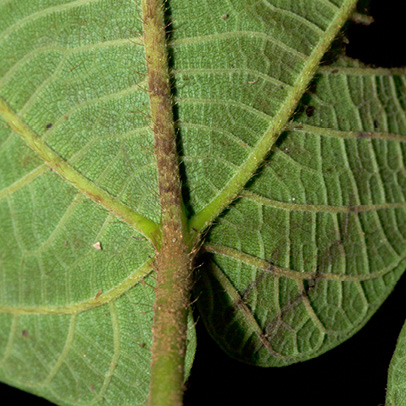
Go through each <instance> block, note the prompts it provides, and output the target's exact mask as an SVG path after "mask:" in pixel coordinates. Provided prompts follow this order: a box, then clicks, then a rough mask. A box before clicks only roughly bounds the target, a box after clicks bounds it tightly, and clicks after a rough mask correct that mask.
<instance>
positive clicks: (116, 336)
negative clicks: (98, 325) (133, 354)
mask: <svg viewBox="0 0 406 406" xmlns="http://www.w3.org/2000/svg"><path fill="white" fill-rule="evenodd" d="M109 310H110V316H111V324H112V326H113V346H114V351H113V358H112V360H111V362H110V365H109V370H108V371H107V374H106V377H105V379H104V382H103V385H102V387H101V389H100V392H99V393H98V394H97V396H96V397H95V398H94V399H93V400H92V401H91V402H88V403H84V405H93V404H95V403H97V402H100V401H101V400H102V399H103V396H104V395H105V394H106V392H107V390H108V387H109V384H110V382H111V379H112V378H113V375H114V371H115V370H116V368H117V364H118V360H119V358H120V326H119V324H118V317H117V310H116V306H115V304H114V303H113V302H110V303H109Z"/></svg>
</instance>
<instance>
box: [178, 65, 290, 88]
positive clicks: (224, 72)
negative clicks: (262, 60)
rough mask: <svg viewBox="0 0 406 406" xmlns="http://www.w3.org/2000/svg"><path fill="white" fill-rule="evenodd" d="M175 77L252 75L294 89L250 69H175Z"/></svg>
mask: <svg viewBox="0 0 406 406" xmlns="http://www.w3.org/2000/svg"><path fill="white" fill-rule="evenodd" d="M171 73H172V74H173V75H175V76H176V75H179V74H181V75H182V74H187V75H190V74H192V75H195V74H197V75H201V74H205V75H212V74H213V75H228V76H231V75H233V74H240V75H241V74H245V75H251V76H255V77H257V78H261V79H263V80H264V81H266V82H269V83H272V84H274V85H276V86H283V87H292V86H291V85H289V84H288V83H286V82H282V81H281V80H279V79H276V78H274V77H272V76H269V75H267V74H265V73H263V72H260V71H257V70H255V69H249V68H228V69H220V68H184V69H176V70H175V69H173V70H172V72H171ZM255 83H256V82H254V83H249V82H247V85H254V84H255Z"/></svg>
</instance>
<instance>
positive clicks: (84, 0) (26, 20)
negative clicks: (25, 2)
mask: <svg viewBox="0 0 406 406" xmlns="http://www.w3.org/2000/svg"><path fill="white" fill-rule="evenodd" d="M99 1H101V0H76V1H72V2H70V3H67V4H58V5H56V6H53V7H47V8H45V9H43V10H41V11H38V12H36V13H33V14H30V15H28V16H27V17H25V18H23V19H21V20H19V21H18V22H17V23H15V24H13V25H10V26H9V27H7V29H6V30H4V31H3V32H2V33H1V35H0V41H2V40H3V39H4V37H6V36H7V35H9V34H11V33H12V32H13V31H16V30H17V29H19V28H21V27H22V26H24V25H25V24H27V23H30V22H33V21H35V20H37V19H39V18H41V17H45V16H47V15H49V14H52V13H55V12H59V11H63V10H69V9H71V8H75V7H80V6H83V5H87V4H90V3H97V2H99Z"/></svg>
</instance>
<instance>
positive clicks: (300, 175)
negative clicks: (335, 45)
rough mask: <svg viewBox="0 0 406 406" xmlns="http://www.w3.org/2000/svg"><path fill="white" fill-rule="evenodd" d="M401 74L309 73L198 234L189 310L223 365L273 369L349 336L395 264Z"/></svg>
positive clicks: (353, 69)
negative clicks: (285, 120) (258, 155)
mask: <svg viewBox="0 0 406 406" xmlns="http://www.w3.org/2000/svg"><path fill="white" fill-rule="evenodd" d="M405 85H406V71H405V70H404V69H398V70H396V69H394V70H389V69H371V68H367V67H365V66H362V65H361V64H359V63H357V62H354V61H351V60H340V61H339V62H337V63H336V64H335V65H332V66H326V67H322V68H320V70H319V72H318V74H317V76H316V79H315V86H316V87H315V89H314V87H313V90H312V92H310V93H309V94H308V95H307V96H306V97H305V98H304V100H303V102H304V103H306V104H305V105H304V106H303V108H302V113H301V114H297V115H296V117H295V120H294V121H293V122H291V123H290V124H289V126H288V130H287V131H286V132H285V133H284V134H283V135H282V137H281V139H280V140H279V141H278V143H277V145H276V146H275V148H273V150H272V152H271V153H270V155H269V156H268V159H267V161H266V162H265V164H264V165H263V167H262V168H261V171H260V173H259V174H257V175H256V176H255V177H254V178H253V179H252V180H251V182H250V184H249V186H248V187H247V188H245V189H244V190H243V191H242V192H241V193H240V199H239V200H238V201H237V202H236V203H235V204H233V205H232V206H231V207H230V209H229V210H228V211H227V212H226V213H225V215H224V216H222V217H221V218H220V219H219V220H217V223H218V224H217V225H216V226H215V227H213V228H212V230H211V232H210V235H209V236H208V238H207V243H206V251H207V252H208V255H209V258H208V259H207V261H210V263H211V269H212V272H211V273H207V272H201V279H200V285H201V286H200V290H201V291H202V293H200V294H199V297H200V300H199V302H198V305H199V310H200V312H201V314H202V316H203V319H204V321H205V324H206V326H207V328H208V330H209V332H210V333H211V335H212V336H213V337H214V338H215V340H216V341H217V342H218V343H219V344H220V346H221V347H222V348H223V349H224V350H225V351H226V352H227V353H228V354H229V355H230V356H232V357H234V358H237V359H240V360H242V361H245V362H248V363H251V364H255V365H260V366H281V365H287V364H291V363H293V362H298V361H303V360H306V359H309V358H313V357H316V356H318V355H320V354H322V353H323V352H325V351H327V350H329V349H331V348H333V347H334V346H336V345H338V344H340V343H342V342H343V341H344V340H346V339H348V338H349V337H351V336H352V335H353V334H354V333H355V332H356V331H358V330H359V329H360V328H361V327H362V326H363V325H364V324H365V323H366V322H367V321H368V320H369V318H370V317H371V316H372V314H373V313H374V312H375V311H376V309H377V308H378V307H379V306H380V305H381V303H382V302H383V301H384V300H385V298H386V297H387V296H388V294H389V293H390V292H391V291H392V289H393V287H394V286H395V284H396V282H397V281H398V279H399V278H400V276H401V275H402V273H403V271H404V269H405V265H406V251H405V250H406V246H405V237H406V235H405V232H404V230H405V225H406V215H405V214H406V212H405V208H406V206H405V195H404V191H405V190H406V189H405V186H406V184H405V181H406V178H405V167H404V160H403V156H404V145H405V140H406V137H405V136H406V114H405V106H406V96H405V95H406V92H405V90H406V89H405Z"/></svg>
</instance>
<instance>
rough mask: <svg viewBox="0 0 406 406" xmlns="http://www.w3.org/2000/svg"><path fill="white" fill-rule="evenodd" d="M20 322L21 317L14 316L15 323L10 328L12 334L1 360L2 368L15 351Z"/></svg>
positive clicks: (0, 365)
mask: <svg viewBox="0 0 406 406" xmlns="http://www.w3.org/2000/svg"><path fill="white" fill-rule="evenodd" d="M18 320H19V315H14V317H13V321H12V322H11V326H10V333H9V336H8V340H7V345H6V348H5V350H4V354H3V357H2V359H0V367H2V366H3V364H4V363H5V362H6V361H7V359H8V357H9V356H10V354H11V351H12V349H13V344H14V338H15V335H16V329H17V324H18Z"/></svg>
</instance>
